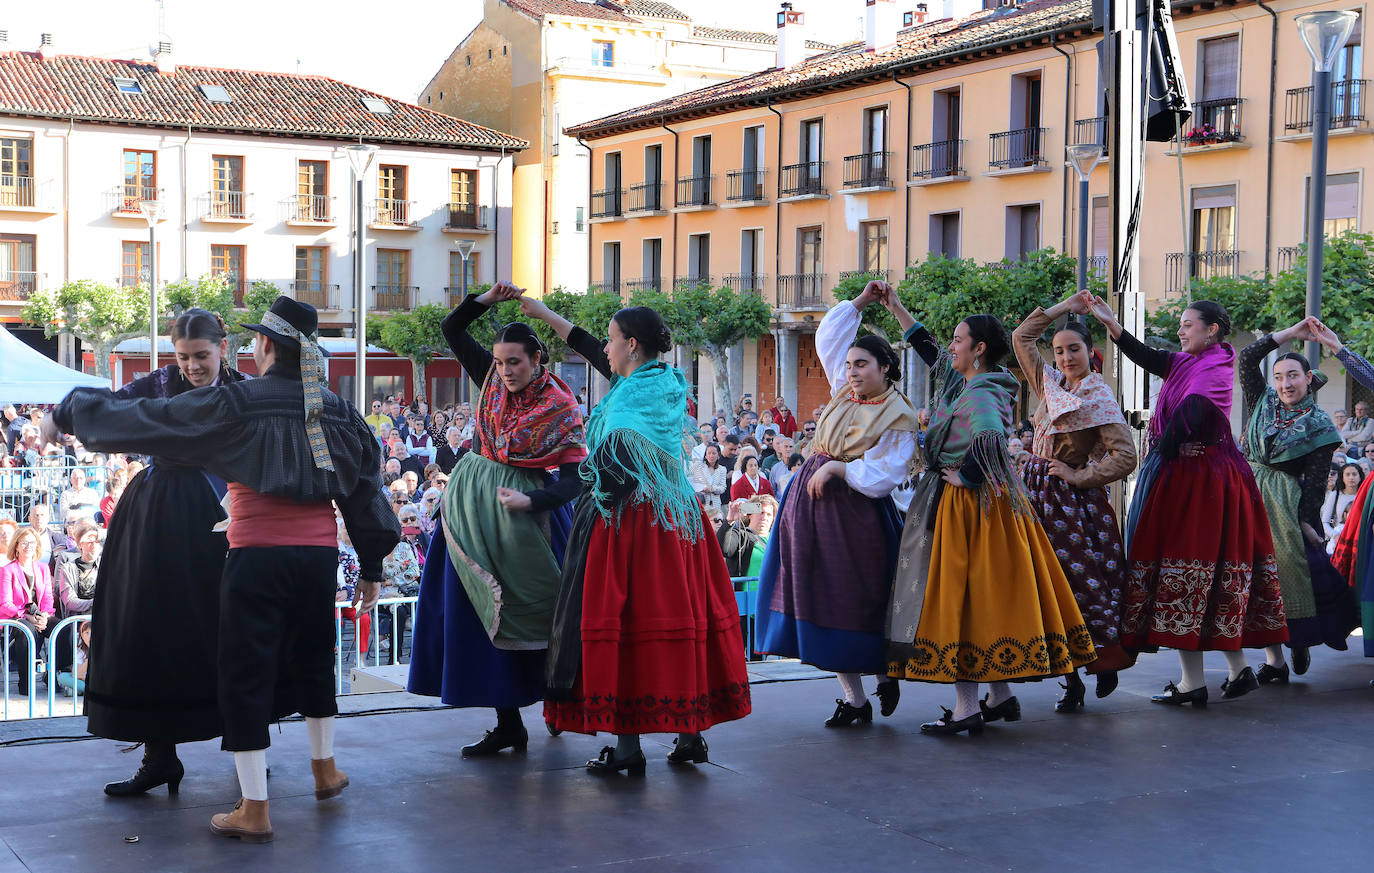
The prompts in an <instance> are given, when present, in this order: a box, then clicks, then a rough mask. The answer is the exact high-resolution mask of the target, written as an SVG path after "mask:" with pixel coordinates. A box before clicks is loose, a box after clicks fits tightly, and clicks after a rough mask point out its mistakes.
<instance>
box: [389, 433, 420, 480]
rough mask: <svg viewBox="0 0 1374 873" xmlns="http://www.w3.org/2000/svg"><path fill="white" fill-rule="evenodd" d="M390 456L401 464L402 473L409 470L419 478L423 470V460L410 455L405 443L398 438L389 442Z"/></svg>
mask: <svg viewBox="0 0 1374 873" xmlns="http://www.w3.org/2000/svg"><path fill="white" fill-rule="evenodd" d="M391 457H392V458H394V459H395V460H396V461H397V462H398V463H399V464H400V465H401V472H402V473H404V472H406V471H407V470H409V471H411V472H412V473H414V474H415V476H416V478H419V476H420V474H422V473H424V472H425V462H424V461H422V460H420V459H419V458H415V457H412V456H411V454H410V450H409V449H407V448H406V444H405V443H403V442H400V441H399V440H398V441H396V442H394V443H392V444H391Z"/></svg>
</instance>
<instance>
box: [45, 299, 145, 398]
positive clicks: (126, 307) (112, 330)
mask: <svg viewBox="0 0 1374 873" xmlns="http://www.w3.org/2000/svg"><path fill="white" fill-rule="evenodd" d="M148 303H149V301H148V291H147V289H146V288H141V287H140V288H116V287H114V286H113V285H106V284H104V283H102V282H95V281H91V280H89V279H80V280H77V281H75V282H68V283H66V284H65V285H63V286H62V287H60V288H57V289H51V288H49V289H45V290H42V291H39V292H37V293H35V294H34V295H33V296H32V297H31V298H29V301H28V303H27V304H25V306H24V310H23V313H22V317H23V318H24V320H25V321H28V322H30V323H32V324H36V325H39V326H41V327H42V328H43V333H44V335H46V336H48V337H54V336H57V335H58V334H64V333H65V334H69V335H71V336H74V337H76V338H77V339H79V340H81V341H82V342H83V343H85V344H86V345H88V346H90V347H91V351H92V354H93V355H94V356H95V371H96V374H97V375H99V376H102V377H104V378H106V379H109V378H111V368H110V355H111V354H113V353H114V348H115V346H117V345H119V343H121V342H123V341H124V340H126V339H131V338H133V337H136V336H143V335H145V334H147V332H148Z"/></svg>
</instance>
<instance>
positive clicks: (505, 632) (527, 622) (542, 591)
mask: <svg viewBox="0 0 1374 873" xmlns="http://www.w3.org/2000/svg"><path fill="white" fill-rule="evenodd" d="M542 487H544V479H543V476H542V475H541V473H540V471H538V470H528V469H525V468H522V467H512V466H509V465H507V464H500V463H497V462H496V461H493V460H490V459H489V458H484V457H482V456H481V455H480V454H478V453H477V452H468V453H467V454H466V455H463V457H462V459H461V460H459V461H458V465H457V466H456V467H454V468H453V472H452V474H450V476H449V486H448V489H447V490H446V491H445V493H444V512H443V525H444V540H445V543H446V544H447V546H448V554H449V560H450V561H451V562H452V563H453V568H454V570H455V571H457V573H458V578H460V579H461V580H462V581H463V590H464V591H465V592H467V596H468V600H470V601H471V602H472V607H473V609H474V610H475V611H476V613H477V618H478V620H479V621H480V622H481V623H482V627H483V628H485V629H486V632H487V636H488V637H490V638H491V643H492V645H494V646H495V647H496V648H498V649H512V650H522V649H543V648H547V647H548V644H549V628H550V627H551V625H552V624H553V607H554V603H555V602H556V601H557V599H558V585H559V582H560V580H561V578H562V576H561V571H560V570H559V567H558V562H557V560H555V559H554V555H553V549H552V548H551V546H550V545H549V520H548V513H544V512H539V513H532V512H511V511H510V510H508V509H506V508H505V507H504V506H502V505H501V501H500V500H499V499H498V498H497V496H496V489H498V488H510V489H512V490H514V491H533V490H535V489H537V488H542Z"/></svg>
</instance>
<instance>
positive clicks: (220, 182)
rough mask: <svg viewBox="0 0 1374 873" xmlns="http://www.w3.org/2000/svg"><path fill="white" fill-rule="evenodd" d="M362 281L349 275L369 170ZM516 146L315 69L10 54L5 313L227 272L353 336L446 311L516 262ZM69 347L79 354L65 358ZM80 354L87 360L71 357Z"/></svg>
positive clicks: (4, 133) (4, 79)
mask: <svg viewBox="0 0 1374 873" xmlns="http://www.w3.org/2000/svg"><path fill="white" fill-rule="evenodd" d="M360 142H361V143H364V144H368V145H373V146H376V147H377V148H378V151H377V152H376V153H375V155H374V158H373V161H372V164H371V167H370V169H368V171H367V173H366V175H365V177H364V179H363V198H362V199H363V211H364V219H363V221H364V223H365V227H364V229H363V237H364V240H365V243H364V244H365V257H364V281H363V286H362V287H361V288H355V287H354V282H353V251H354V247H355V246H354V226H355V224H354V220H353V216H354V204H355V197H354V179H353V172H352V170H351V168H350V164H349V161H348V159H347V157H346V155H345V153H344V151H343V147H345V146H347V145H350V144H356V143H360ZM525 145H526V143H525V142H524V140H521V139H519V138H517V137H513V136H511V135H509V134H505V133H501V132H498V131H495V130H490V129H488V128H485V127H482V126H480V125H477V124H473V123H471V122H468V121H464V120H462V119H458V118H453V117H450V116H447V115H444V114H441V113H438V112H435V111H433V110H429V109H424V108H421V107H419V106H415V105H412V104H409V103H404V102H402V101H397V100H392V99H390V98H387V97H383V96H382V95H379V94H376V93H373V92H370V91H366V90H363V89H361V88H355V87H353V86H350V85H346V84H344V83H342V82H337V81H334V80H332V79H327V78H323V77H318V76H301V75H290V74H285V73H258V72H250V71H246V70H230V69H217V68H209V67H195V66H187V65H179V64H176V63H175V62H174V61H173V59H172V57H171V46H170V45H168V44H165V43H164V44H163V45H162V46H161V47H160V50H159V53H158V54H157V56H156V57H155V58H154V59H153V60H152V61H151V62H145V61H130V60H108V59H104V58H94V57H78V56H70V55H59V54H56V53H54V52H53V51H52V47H51V42H50V41H49V40H48V38H46V37H45V42H44V45H43V47H42V48H41V49H40V50H39V51H37V52H23V51H0V321H5V322H10V323H15V322H18V321H19V320H20V315H19V313H20V311H21V310H22V308H23V305H24V301H25V300H26V299H27V298H28V297H29V296H30V295H31V294H32V293H34V292H35V291H36V290H38V289H41V288H44V287H48V286H60V285H62V284H63V283H65V282H67V281H71V280H77V279H93V280H99V281H102V282H106V283H117V284H122V285H129V286H132V285H136V284H145V285H146V284H147V283H149V282H150V281H152V279H153V276H152V275H151V271H152V267H153V263H152V262H153V257H152V254H153V248H152V244H150V223H149V221H148V219H147V218H146V212H147V211H148V210H149V209H154V208H155V210H156V212H155V214H156V219H155V221H154V222H153V226H152V228H151V229H152V237H153V238H154V239H155V245H156V247H157V249H156V253H157V258H156V262H157V263H156V267H157V276H156V279H157V281H158V283H159V285H162V284H165V283H166V282H168V281H170V280H175V279H178V278H181V277H198V276H201V275H206V274H210V275H223V276H226V277H228V278H229V280H230V282H231V283H232V284H233V286H234V288H235V293H236V294H237V295H240V296H241V295H242V294H243V293H244V292H245V291H246V289H247V288H248V286H249V285H250V284H251V283H252V282H253V281H255V280H268V281H271V282H273V283H275V284H276V285H277V286H278V287H279V288H281V289H282V290H283V292H285V293H289V294H292V295H294V296H295V297H296V298H297V299H300V300H303V301H305V302H308V303H311V304H312V305H314V306H315V307H317V308H318V309H319V310H320V322H321V333H322V334H323V335H326V336H343V335H345V333H346V332H347V331H348V326H349V325H350V324H351V323H352V320H353V311H354V306H355V305H356V303H355V301H359V300H361V301H362V305H365V306H367V307H368V309H369V310H372V311H376V312H382V313H384V312H392V311H399V310H405V309H409V308H411V307H413V306H415V305H417V304H419V303H436V304H440V305H448V304H450V303H452V302H453V297H454V295H456V294H457V293H458V289H460V288H461V286H462V284H463V279H464V275H463V273H464V261H463V259H462V258H461V256H460V255H459V254H458V252H457V247H456V245H455V244H456V243H457V242H458V241H460V240H471V241H472V242H473V243H474V247H473V251H472V255H471V257H470V259H469V260H468V261H467V262H466V264H467V266H466V272H467V280H468V282H469V283H470V284H472V283H476V282H490V281H493V280H494V277H495V276H497V275H498V274H501V275H507V274H508V273H509V270H510V251H511V243H510V240H511V226H512V225H511V202H512V201H511V171H512V165H513V162H512V155H513V154H514V153H516V152H518V151H519V150H520V149H522V148H524V147H525ZM68 351H69V353H70V352H71V351H72V350H68ZM72 359H74V358H72Z"/></svg>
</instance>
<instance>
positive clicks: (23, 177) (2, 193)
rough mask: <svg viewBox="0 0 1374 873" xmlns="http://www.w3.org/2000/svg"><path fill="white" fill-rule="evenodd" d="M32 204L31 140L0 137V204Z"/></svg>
mask: <svg viewBox="0 0 1374 873" xmlns="http://www.w3.org/2000/svg"><path fill="white" fill-rule="evenodd" d="M33 204H34V198H33V140H31V139H29V138H27V137H22V138H21V137H0V206H32V205H33Z"/></svg>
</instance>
